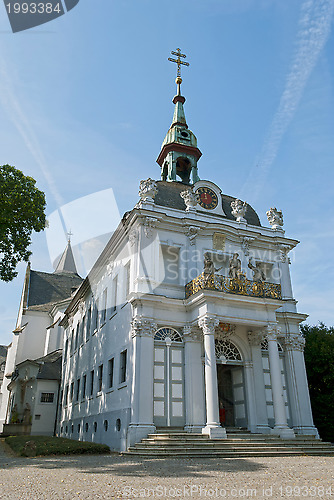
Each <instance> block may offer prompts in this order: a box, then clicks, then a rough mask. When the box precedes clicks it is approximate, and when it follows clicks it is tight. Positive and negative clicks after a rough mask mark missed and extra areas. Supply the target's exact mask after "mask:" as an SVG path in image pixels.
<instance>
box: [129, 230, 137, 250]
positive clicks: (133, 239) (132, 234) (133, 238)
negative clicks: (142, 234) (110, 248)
mask: <svg viewBox="0 0 334 500" xmlns="http://www.w3.org/2000/svg"><path fill="white" fill-rule="evenodd" d="M137 239H138V231H137V229H135V228H134V227H133V228H132V229H131V231H130V232H129V242H130V245H131V246H132V247H133V246H134V245H135V244H136V241H137Z"/></svg>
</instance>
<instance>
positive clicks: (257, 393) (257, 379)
mask: <svg viewBox="0 0 334 500" xmlns="http://www.w3.org/2000/svg"><path fill="white" fill-rule="evenodd" d="M262 339H263V336H262V333H261V332H252V331H249V332H248V342H249V344H250V348H251V355H252V361H253V383H254V386H255V390H254V401H255V411H256V432H260V433H261V434H270V427H269V425H268V414H267V402H266V393H265V382H264V375H263V364H262V352H261V342H262Z"/></svg>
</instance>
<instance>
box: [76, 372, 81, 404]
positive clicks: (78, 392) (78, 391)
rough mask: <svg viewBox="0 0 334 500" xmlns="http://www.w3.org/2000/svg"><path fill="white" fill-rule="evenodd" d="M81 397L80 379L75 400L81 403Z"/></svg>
mask: <svg viewBox="0 0 334 500" xmlns="http://www.w3.org/2000/svg"><path fill="white" fill-rule="evenodd" d="M79 395H80V379H79V378H78V380H77V390H76V394H75V400H76V401H79Z"/></svg>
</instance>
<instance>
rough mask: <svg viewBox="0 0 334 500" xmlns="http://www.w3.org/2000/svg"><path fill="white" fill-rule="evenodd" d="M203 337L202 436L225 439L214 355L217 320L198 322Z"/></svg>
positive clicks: (207, 317) (210, 318)
mask: <svg viewBox="0 0 334 500" xmlns="http://www.w3.org/2000/svg"><path fill="white" fill-rule="evenodd" d="M198 325H199V327H200V328H202V330H203V335H204V354H205V398H206V426H205V427H204V428H203V429H202V433H203V434H208V435H209V437H210V438H211V439H215V438H226V437H227V436H226V429H225V428H224V427H221V425H220V422H219V403H218V382H217V367H216V353H215V327H216V326H217V325H218V320H217V319H216V318H213V317H210V316H204V317H203V318H201V319H200V320H199V322H198Z"/></svg>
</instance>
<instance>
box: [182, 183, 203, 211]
mask: <svg viewBox="0 0 334 500" xmlns="http://www.w3.org/2000/svg"><path fill="white" fill-rule="evenodd" d="M180 196H181V198H183V200H184V203H185V204H186V211H187V212H189V211H194V210H195V207H196V205H197V203H198V200H199V195H198V194H196V193H194V191H193V190H192V188H189V189H186V190H185V191H182V192H181V193H180Z"/></svg>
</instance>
